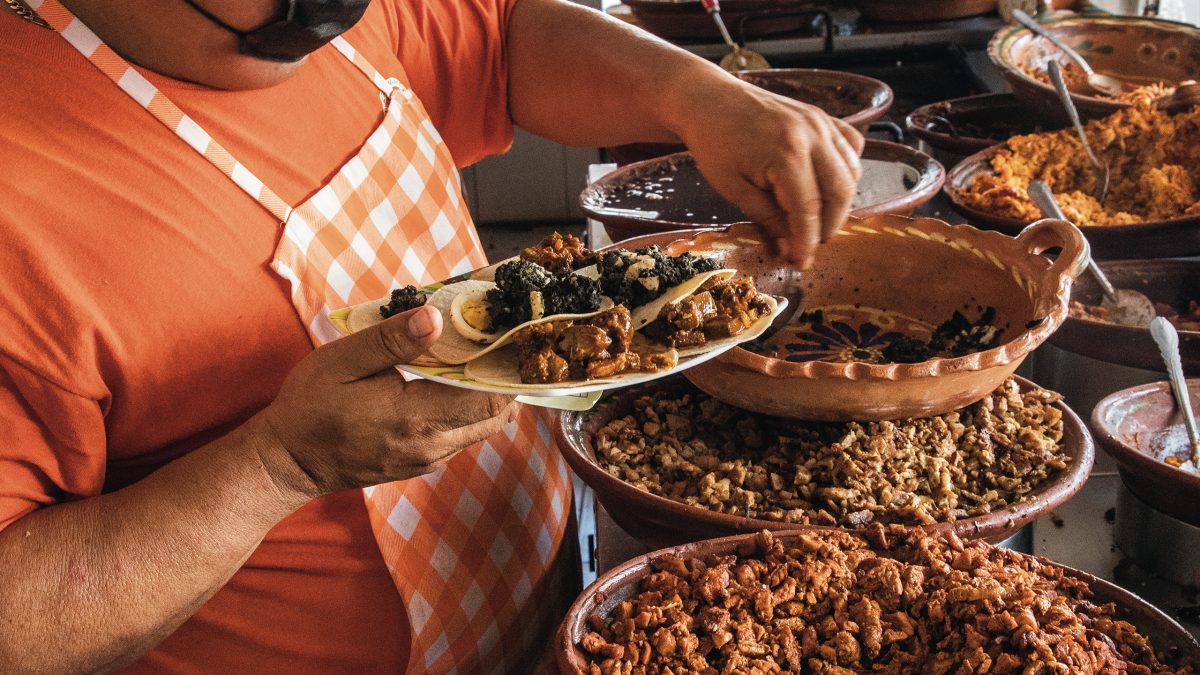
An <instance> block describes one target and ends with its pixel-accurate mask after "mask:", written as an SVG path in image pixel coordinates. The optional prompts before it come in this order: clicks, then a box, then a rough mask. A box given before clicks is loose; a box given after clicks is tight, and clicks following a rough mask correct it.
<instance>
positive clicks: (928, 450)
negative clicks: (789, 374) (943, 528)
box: [593, 379, 1069, 527]
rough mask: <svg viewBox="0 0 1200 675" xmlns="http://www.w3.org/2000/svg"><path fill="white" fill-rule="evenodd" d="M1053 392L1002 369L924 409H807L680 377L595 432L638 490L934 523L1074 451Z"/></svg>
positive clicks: (1001, 500)
mask: <svg viewBox="0 0 1200 675" xmlns="http://www.w3.org/2000/svg"><path fill="white" fill-rule="evenodd" d="M1059 399H1060V397H1059V396H1058V395H1057V394H1054V393H1052V392H1049V391H1046V390H1044V389H1036V388H1035V389H1032V390H1029V391H1025V392H1022V391H1021V390H1020V388H1019V387H1018V385H1017V383H1016V382H1015V381H1014V380H1012V379H1009V380H1008V381H1006V382H1005V383H1004V384H1003V385H1002V386H1001V387H1000V388H999V389H997V390H996V391H994V392H992V393H991V394H990V395H989V396H987V397H985V398H984V399H983V400H982V401H979V402H978V403H975V404H972V405H970V406H968V407H966V408H963V409H961V410H958V411H955V412H951V413H948V414H946V415H941V416H938V417H930V418H923V419H905V420H898V421H887V422H849V423H814V422H799V421H793V420H783V419H779V418H773V417H770V416H766V415H758V414H755V413H750V412H747V411H744V410H740V409H738V408H734V407H732V406H729V405H726V404H724V403H721V402H720V401H717V400H715V399H712V398H710V397H709V396H707V395H706V394H703V393H701V392H700V391H698V390H697V389H695V388H693V387H691V386H689V385H684V384H682V383H680V385H679V386H677V387H672V388H670V389H664V390H660V391H657V392H654V393H653V394H650V395H644V396H641V397H639V398H638V399H637V400H636V401H634V404H633V408H632V411H631V412H630V414H628V415H626V416H624V417H619V418H616V419H613V420H611V421H610V422H609V423H608V424H606V425H605V426H604V427H602V428H601V429H599V430H598V431H597V432H596V434H595V437H594V438H593V446H594V447H595V448H596V457H597V461H598V462H599V464H600V466H601V467H602V468H603V469H604V470H606V471H607V472H608V473H609V474H610V475H612V476H614V477H616V478H619V479H621V480H624V481H626V482H628V483H630V484H632V485H634V486H635V487H638V488H639V489H641V490H645V491H647V492H650V493H652V494H657V495H659V496H663V497H667V498H669V499H673V500H675V501H678V502H682V503H685V504H690V505H693V506H699V507H703V508H707V509H710V510H714V511H717V512H720V513H729V514H735V515H741V516H745V517H749V518H760V519H763V520H771V521H777V522H785V523H792V524H798V525H837V526H842V527H862V526H864V525H867V524H869V523H873V522H883V523H899V524H906V525H929V524H933V523H938V522H949V521H954V520H957V519H961V518H969V517H973V516H979V515H982V514H987V513H991V512H993V511H997V510H1000V509H1004V508H1006V507H1008V506H1010V505H1013V504H1018V503H1021V502H1023V501H1024V500H1025V499H1026V498H1027V496H1028V495H1029V494H1030V493H1032V492H1033V491H1034V490H1035V489H1036V488H1037V487H1038V486H1040V485H1041V484H1042V483H1044V482H1046V481H1048V480H1051V479H1053V478H1054V477H1055V476H1057V475H1058V474H1059V473H1061V472H1062V471H1063V470H1064V469H1065V468H1066V467H1067V464H1068V462H1069V457H1068V456H1067V455H1066V453H1065V452H1064V448H1063V445H1062V439H1063V420H1062V413H1061V411H1060V410H1059V409H1058V408H1056V407H1055V406H1054V404H1055V403H1056V402H1057V401H1058V400H1059Z"/></svg>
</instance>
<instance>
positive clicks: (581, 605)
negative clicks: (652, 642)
mask: <svg viewBox="0 0 1200 675" xmlns="http://www.w3.org/2000/svg"><path fill="white" fill-rule="evenodd" d="M754 536H755V535H754V534H753V533H751V534H742V535H737V536H731V537H723V538H720V539H709V540H706V541H699V542H695V543H691V544H685V545H682V546H676V547H673V548H664V549H662V550H659V551H654V552H651V553H647V554H645V555H641V556H638V557H636V558H634V559H632V560H629V561H627V562H625V563H623V564H621V565H618V566H616V567H614V568H613V569H611V570H609V571H608V572H606V573H604V574H603V575H601V576H600V578H599V579H597V580H596V581H595V582H593V583H592V585H590V586H588V587H587V588H586V589H584V591H583V593H582V594H581V595H580V596H579V598H578V599H577V600H576V601H575V603H574V604H573V605H571V609H570V610H568V611H567V616H566V618H564V619H563V622H562V625H561V626H560V627H559V629H558V635H557V637H556V640H557V644H556V649H555V651H556V652H557V659H558V668H559V672H560V673H563V674H564V675H580V674H582V673H586V672H588V670H587V663H588V660H587V657H586V655H585V654H584V652H583V651H582V650H581V649H579V647H578V645H579V641H580V640H581V639H582V638H583V636H584V635H585V634H586V633H587V632H588V631H590V630H591V628H590V627H589V625H588V618H589V617H592V616H598V617H600V618H607V617H608V616H609V614H610V613H611V612H612V611H613V609H614V608H616V606H617V605H619V604H620V603H622V602H624V601H625V600H628V599H629V598H631V597H633V596H634V595H635V594H636V593H637V592H638V586H639V584H640V583H641V582H642V580H643V579H645V578H646V577H647V576H649V575H650V574H652V573H654V572H655V571H656V570H655V568H654V560H655V559H656V558H660V557H662V556H665V555H672V556H677V557H681V558H685V559H686V558H694V557H697V556H704V555H709V554H717V555H731V554H735V553H737V552H738V551H739V550H745V549H746V548H748V547H750V546H752V545H753V539H754ZM775 536H776V537H777V538H779V539H782V540H783V541H784V542H785V545H787V542H788V540H789V539H793V538H795V537H796V536H798V534H797V533H793V534H776V535H775ZM1020 555H1025V554H1020ZM1047 562H1049V561H1047ZM1054 564H1055V565H1056V566H1058V567H1060V568H1062V569H1063V571H1064V573H1065V575H1066V576H1069V577H1073V578H1075V579H1079V580H1080V581H1083V582H1084V583H1086V584H1087V585H1088V587H1089V588H1090V589H1091V590H1092V593H1093V594H1094V595H1093V597H1092V598H1091V601H1092V602H1094V603H1096V604H1106V603H1110V602H1111V603H1115V604H1116V605H1117V607H1118V617H1119V618H1121V619H1124V620H1125V621H1129V622H1130V623H1132V624H1133V625H1134V626H1136V627H1137V629H1138V631H1139V632H1141V633H1142V634H1143V635H1145V636H1146V637H1148V638H1149V639H1150V642H1151V644H1152V645H1153V646H1154V648H1155V650H1156V652H1157V653H1158V654H1160V656H1165V657H1166V658H1168V659H1169V660H1170V661H1172V662H1185V661H1186V662H1192V663H1195V662H1196V661H1197V660H1200V644H1197V642H1196V639H1195V638H1194V637H1192V635H1191V633H1189V632H1188V631H1187V630H1186V629H1184V628H1183V627H1182V626H1180V625H1179V624H1178V623H1176V622H1175V620H1173V619H1171V618H1170V617H1169V616H1167V615H1166V614H1165V613H1163V611H1162V610H1160V609H1158V608H1157V607H1155V606H1153V605H1151V604H1150V603H1148V602H1146V601H1145V600H1142V599H1141V598H1139V597H1138V596H1136V595H1134V594H1133V593H1130V592H1129V591H1127V590H1125V589H1123V588H1121V587H1120V586H1117V585H1115V584H1112V583H1109V582H1107V581H1104V580H1103V579H1099V578H1097V577H1095V576H1092V575H1091V574H1088V573H1086V572H1081V571H1079V570H1075V569H1072V568H1070V567H1065V566H1063V565H1059V564H1058V563H1054Z"/></svg>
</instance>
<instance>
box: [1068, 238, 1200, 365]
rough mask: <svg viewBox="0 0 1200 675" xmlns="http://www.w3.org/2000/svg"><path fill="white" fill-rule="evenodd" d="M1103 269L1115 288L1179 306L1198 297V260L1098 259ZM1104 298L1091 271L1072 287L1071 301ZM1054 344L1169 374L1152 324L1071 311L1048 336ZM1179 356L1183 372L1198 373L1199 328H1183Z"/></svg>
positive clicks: (1095, 301)
mask: <svg viewBox="0 0 1200 675" xmlns="http://www.w3.org/2000/svg"><path fill="white" fill-rule="evenodd" d="M1100 269H1101V270H1103V271H1104V274H1105V275H1106V276H1107V277H1108V279H1109V281H1111V282H1112V283H1113V286H1115V287H1116V288H1126V289H1129V290H1133V291H1138V292H1139V293H1142V294H1144V295H1145V296H1146V297H1148V298H1150V299H1151V300H1153V301H1154V302H1163V303H1166V304H1168V305H1170V306H1171V307H1174V308H1175V309H1176V310H1181V309H1182V310H1186V309H1187V306H1188V301H1189V300H1196V301H1200V261H1194V260H1114V261H1111V262H1102V263H1100ZM1102 297H1103V295H1102V293H1101V291H1100V285H1099V284H1097V283H1096V280H1095V279H1094V278H1093V277H1092V275H1090V274H1085V275H1083V276H1081V277H1080V278H1079V279H1077V280H1076V281H1075V285H1074V286H1073V287H1072V288H1071V299H1072V300H1078V301H1080V302H1082V303H1084V304H1086V305H1098V304H1100V300H1101V298H1102ZM1050 343H1051V344H1053V345H1054V346H1056V347H1059V348H1061V349H1065V350H1067V351H1069V352H1073V353H1075V354H1081V355H1083V356H1087V357H1089V358H1093V359H1097V360H1100V361H1106V362H1108V363H1115V364H1117V365H1121V366H1126V367H1129V368H1141V369H1142V370H1152V371H1157V372H1160V373H1165V372H1166V371H1165V370H1164V366H1163V362H1162V357H1161V356H1159V354H1158V346H1157V345H1156V344H1155V343H1154V338H1152V337H1150V330H1149V329H1148V328H1133V327H1131V326H1118V325H1116V324H1111V323H1103V322H1101V321H1092V320H1089V319H1080V318H1077V317H1073V316H1070V315H1068V316H1067V320H1066V321H1064V322H1063V325H1062V327H1061V328H1059V329H1058V332H1056V333H1055V334H1054V335H1052V336H1051V337H1050ZM1179 355H1180V356H1181V357H1182V358H1183V372H1184V373H1186V374H1188V375H1200V332H1197V331H1190V330H1181V331H1179Z"/></svg>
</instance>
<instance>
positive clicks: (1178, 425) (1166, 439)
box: [1092, 380, 1200, 527]
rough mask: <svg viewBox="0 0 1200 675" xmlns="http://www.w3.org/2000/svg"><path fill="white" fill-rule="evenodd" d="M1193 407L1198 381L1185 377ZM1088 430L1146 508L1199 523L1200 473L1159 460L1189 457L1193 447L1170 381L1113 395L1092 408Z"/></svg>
mask: <svg viewBox="0 0 1200 675" xmlns="http://www.w3.org/2000/svg"><path fill="white" fill-rule="evenodd" d="M1187 384H1188V392H1189V394H1191V399H1192V408H1193V409H1195V408H1196V406H1197V404H1200V380H1188V381H1187ZM1092 428H1093V429H1095V430H1096V436H1097V438H1098V439H1099V441H1100V445H1101V446H1103V448H1104V450H1105V452H1107V453H1108V454H1109V455H1110V456H1111V457H1112V458H1113V459H1115V460H1116V461H1117V470H1118V471H1119V472H1120V473H1121V480H1123V481H1125V485H1126V486H1127V487H1128V488H1129V490H1130V491H1131V492H1133V494H1135V495H1137V497H1138V498H1139V499H1141V500H1142V501H1144V502H1145V503H1146V504H1148V505H1149V506H1150V507H1152V508H1153V509H1155V510H1156V511H1159V512H1161V513H1165V514H1167V515H1168V516H1171V517H1172V518H1175V519H1176V520H1182V521H1183V522H1185V523H1187V524H1189V525H1193V526H1196V527H1200V510H1197V508H1196V505H1197V504H1200V476H1197V475H1195V474H1193V473H1189V472H1187V471H1182V470H1180V469H1176V468H1175V467H1173V466H1171V465H1169V464H1167V463H1165V462H1163V461H1162V458H1164V457H1168V456H1171V455H1174V456H1177V457H1180V458H1182V459H1187V458H1188V457H1190V456H1191V445H1190V444H1189V443H1188V438H1187V432H1186V430H1185V429H1184V426H1183V413H1182V412H1180V410H1179V408H1178V406H1176V405H1175V397H1174V396H1173V395H1172V394H1171V385H1170V383H1169V382H1155V383H1152V384H1143V385H1141V386H1138V387H1130V388H1129V389H1122V390H1121V391H1118V392H1116V393H1115V394H1111V395H1109V396H1107V397H1106V398H1104V399H1103V400H1101V401H1100V402H1099V403H1098V404H1096V409H1095V410H1093V411H1092Z"/></svg>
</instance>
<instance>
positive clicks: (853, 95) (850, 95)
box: [608, 5, 893, 166]
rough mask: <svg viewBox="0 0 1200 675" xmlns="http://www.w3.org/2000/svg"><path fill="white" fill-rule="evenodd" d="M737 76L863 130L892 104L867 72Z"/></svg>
mask: <svg viewBox="0 0 1200 675" xmlns="http://www.w3.org/2000/svg"><path fill="white" fill-rule="evenodd" d="M722 7H724V5H722ZM736 75H737V77H739V78H741V79H743V80H745V81H747V82H749V83H751V84H753V85H756V86H759V87H762V88H763V89H766V90H767V91H770V92H773V93H776V94H779V95H780V96H786V97H788V98H791V99H795V100H797V101H801V102H803V103H809V104H812V105H815V106H817V107H818V108H820V109H821V110H824V111H825V113H826V114H828V115H830V116H832V117H837V118H839V119H841V120H842V121H843V122H845V123H847V124H849V125H851V126H853V127H855V128H856V129H858V130H859V131H863V132H865V131H866V130H867V128H868V127H870V126H871V123H872V122H874V121H875V120H878V119H879V118H880V117H883V115H884V114H885V113H886V112H887V111H888V109H889V108H891V107H892V100H893V95H892V88H891V87H889V86H887V85H886V84H884V83H883V82H881V81H879V80H877V79H875V78H873V77H867V76H866V75H857V74H855V73H845V72H841V71H837V70H822V69H820V68H776V69H772V70H759V71H749V72H741V73H737V74H736ZM686 149H687V147H686V146H684V145H681V144H678V143H629V144H627V145H618V146H616V147H612V148H608V155H609V158H610V159H612V161H614V162H616V163H617V164H618V165H620V166H624V165H626V164H632V163H633V162H640V161H644V160H647V159H653V158H655V157H662V156H663V155H670V154H674V153H676V152H683V151H684V150H686Z"/></svg>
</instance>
